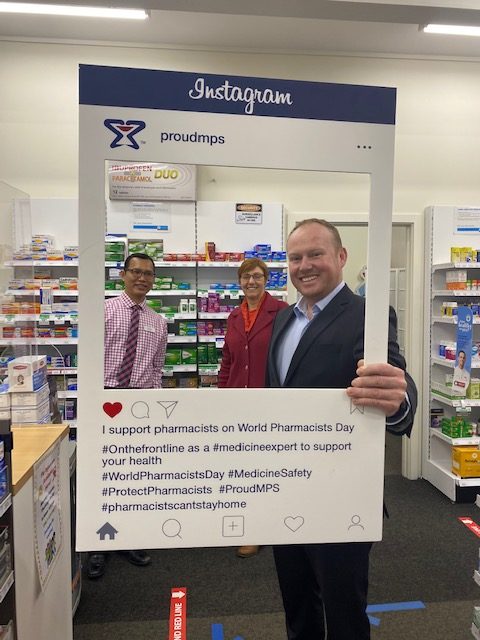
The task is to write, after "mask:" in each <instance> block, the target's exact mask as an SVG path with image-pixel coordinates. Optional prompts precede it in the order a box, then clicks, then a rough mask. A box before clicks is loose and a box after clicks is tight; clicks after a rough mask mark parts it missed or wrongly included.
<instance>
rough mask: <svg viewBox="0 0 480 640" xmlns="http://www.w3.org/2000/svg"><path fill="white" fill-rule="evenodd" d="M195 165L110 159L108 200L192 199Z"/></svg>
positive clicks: (194, 188)
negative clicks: (112, 160)
mask: <svg viewBox="0 0 480 640" xmlns="http://www.w3.org/2000/svg"><path fill="white" fill-rule="evenodd" d="M196 175H197V174H196V167H195V166H191V165H188V164H164V163H159V162H137V163H134V162H121V163H119V162H110V163H109V166H108V186H109V196H110V200H188V201H192V200H195V198H196V196H195V193H196Z"/></svg>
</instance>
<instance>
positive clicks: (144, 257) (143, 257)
mask: <svg viewBox="0 0 480 640" xmlns="http://www.w3.org/2000/svg"><path fill="white" fill-rule="evenodd" d="M133 258H138V259H139V260H150V262H151V263H152V268H153V273H155V262H154V261H153V258H151V257H150V256H147V254H146V253H131V254H130V255H129V256H128V258H127V259H126V260H125V264H124V266H123V270H124V271H126V270H127V269H128V266H129V264H130V262H131V261H132V260H133Z"/></svg>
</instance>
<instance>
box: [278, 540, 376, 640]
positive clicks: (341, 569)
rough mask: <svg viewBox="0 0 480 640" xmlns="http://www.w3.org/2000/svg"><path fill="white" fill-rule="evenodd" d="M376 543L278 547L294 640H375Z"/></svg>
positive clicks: (287, 617) (290, 636) (291, 639)
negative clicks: (372, 578)
mask: <svg viewBox="0 0 480 640" xmlns="http://www.w3.org/2000/svg"><path fill="white" fill-rule="evenodd" d="M371 547H372V543H370V542H348V543H342V544H308V545H288V546H283V545H279V546H274V547H273V553H274V557H275V564H276V568H277V574H278V580H279V583H280V590H281V592H282V598H283V606H284V609H285V621H286V625H287V637H288V640H324V638H325V637H326V632H328V640H370V623H369V621H368V616H367V613H366V608H367V592H368V564H369V554H370V549H371Z"/></svg>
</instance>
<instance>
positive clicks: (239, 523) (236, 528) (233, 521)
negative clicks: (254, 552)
mask: <svg viewBox="0 0 480 640" xmlns="http://www.w3.org/2000/svg"><path fill="white" fill-rule="evenodd" d="M244 533H245V519H244V517H243V516H223V522H222V535H223V537H224V538H241V537H242V536H243V535H244Z"/></svg>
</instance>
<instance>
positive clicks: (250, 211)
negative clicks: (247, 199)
mask: <svg viewBox="0 0 480 640" xmlns="http://www.w3.org/2000/svg"><path fill="white" fill-rule="evenodd" d="M262 211H263V209H262V205H261V204H247V203H240V204H237V205H235V223H236V224H262Z"/></svg>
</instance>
